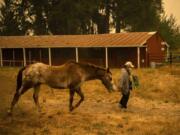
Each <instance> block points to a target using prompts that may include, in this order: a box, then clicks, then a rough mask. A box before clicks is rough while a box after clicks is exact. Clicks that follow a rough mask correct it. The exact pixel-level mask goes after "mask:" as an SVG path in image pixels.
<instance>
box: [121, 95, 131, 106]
mask: <svg viewBox="0 0 180 135" xmlns="http://www.w3.org/2000/svg"><path fill="white" fill-rule="evenodd" d="M129 95H130V92H128V93H127V94H123V95H122V98H121V100H120V101H119V104H120V105H121V107H122V108H127V103H128V100H129Z"/></svg>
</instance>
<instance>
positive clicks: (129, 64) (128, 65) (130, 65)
mask: <svg viewBox="0 0 180 135" xmlns="http://www.w3.org/2000/svg"><path fill="white" fill-rule="evenodd" d="M124 65H125V66H127V67H128V68H134V65H133V64H132V62H131V61H127V62H126V63H125V64H124Z"/></svg>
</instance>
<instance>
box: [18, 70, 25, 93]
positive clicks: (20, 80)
mask: <svg viewBox="0 0 180 135" xmlns="http://www.w3.org/2000/svg"><path fill="white" fill-rule="evenodd" d="M25 68H26V67H23V68H21V69H20V70H19V72H18V75H17V80H16V81H17V82H16V83H17V86H16V91H18V90H19V89H20V87H21V85H22V73H23V71H24V69H25Z"/></svg>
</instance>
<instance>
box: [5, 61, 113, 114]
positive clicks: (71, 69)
mask: <svg viewBox="0 0 180 135" xmlns="http://www.w3.org/2000/svg"><path fill="white" fill-rule="evenodd" d="M94 79H99V80H101V81H102V83H103V84H104V86H105V87H106V88H107V90H108V91H109V92H110V91H111V90H113V82H112V73H111V72H110V70H109V68H108V69H105V68H102V67H99V66H96V65H92V64H88V63H76V62H73V61H69V62H67V63H65V64H63V65H60V66H49V65H46V64H43V63H35V64H31V65H28V66H26V67H23V68H22V69H20V70H19V73H18V75H17V88H16V93H15V95H14V98H13V101H12V103H11V107H10V110H8V112H9V113H10V114H11V113H12V111H13V108H14V105H15V104H16V103H17V102H18V100H19V98H20V96H21V95H22V94H24V93H25V92H26V91H27V90H28V89H30V88H34V94H33V99H34V102H35V104H36V106H37V108H38V110H39V111H40V106H39V101H38V94H39V91H40V85H41V84H47V85H48V86H50V87H51V88H58V89H62V88H68V89H69V90H70V91H69V93H70V100H69V110H70V111H72V110H73V109H74V108H76V107H78V106H79V105H80V104H81V102H82V101H83V100H84V94H83V93H82V91H81V84H82V83H83V82H85V81H88V80H94ZM75 92H76V93H77V94H78V95H79V96H80V97H81V99H80V100H79V102H78V103H77V104H76V105H75V106H73V97H74V94H75Z"/></svg>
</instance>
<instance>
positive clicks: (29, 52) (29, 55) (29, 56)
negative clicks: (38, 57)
mask: <svg viewBox="0 0 180 135" xmlns="http://www.w3.org/2000/svg"><path fill="white" fill-rule="evenodd" d="M28 60H29V64H31V49H29V51H28Z"/></svg>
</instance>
